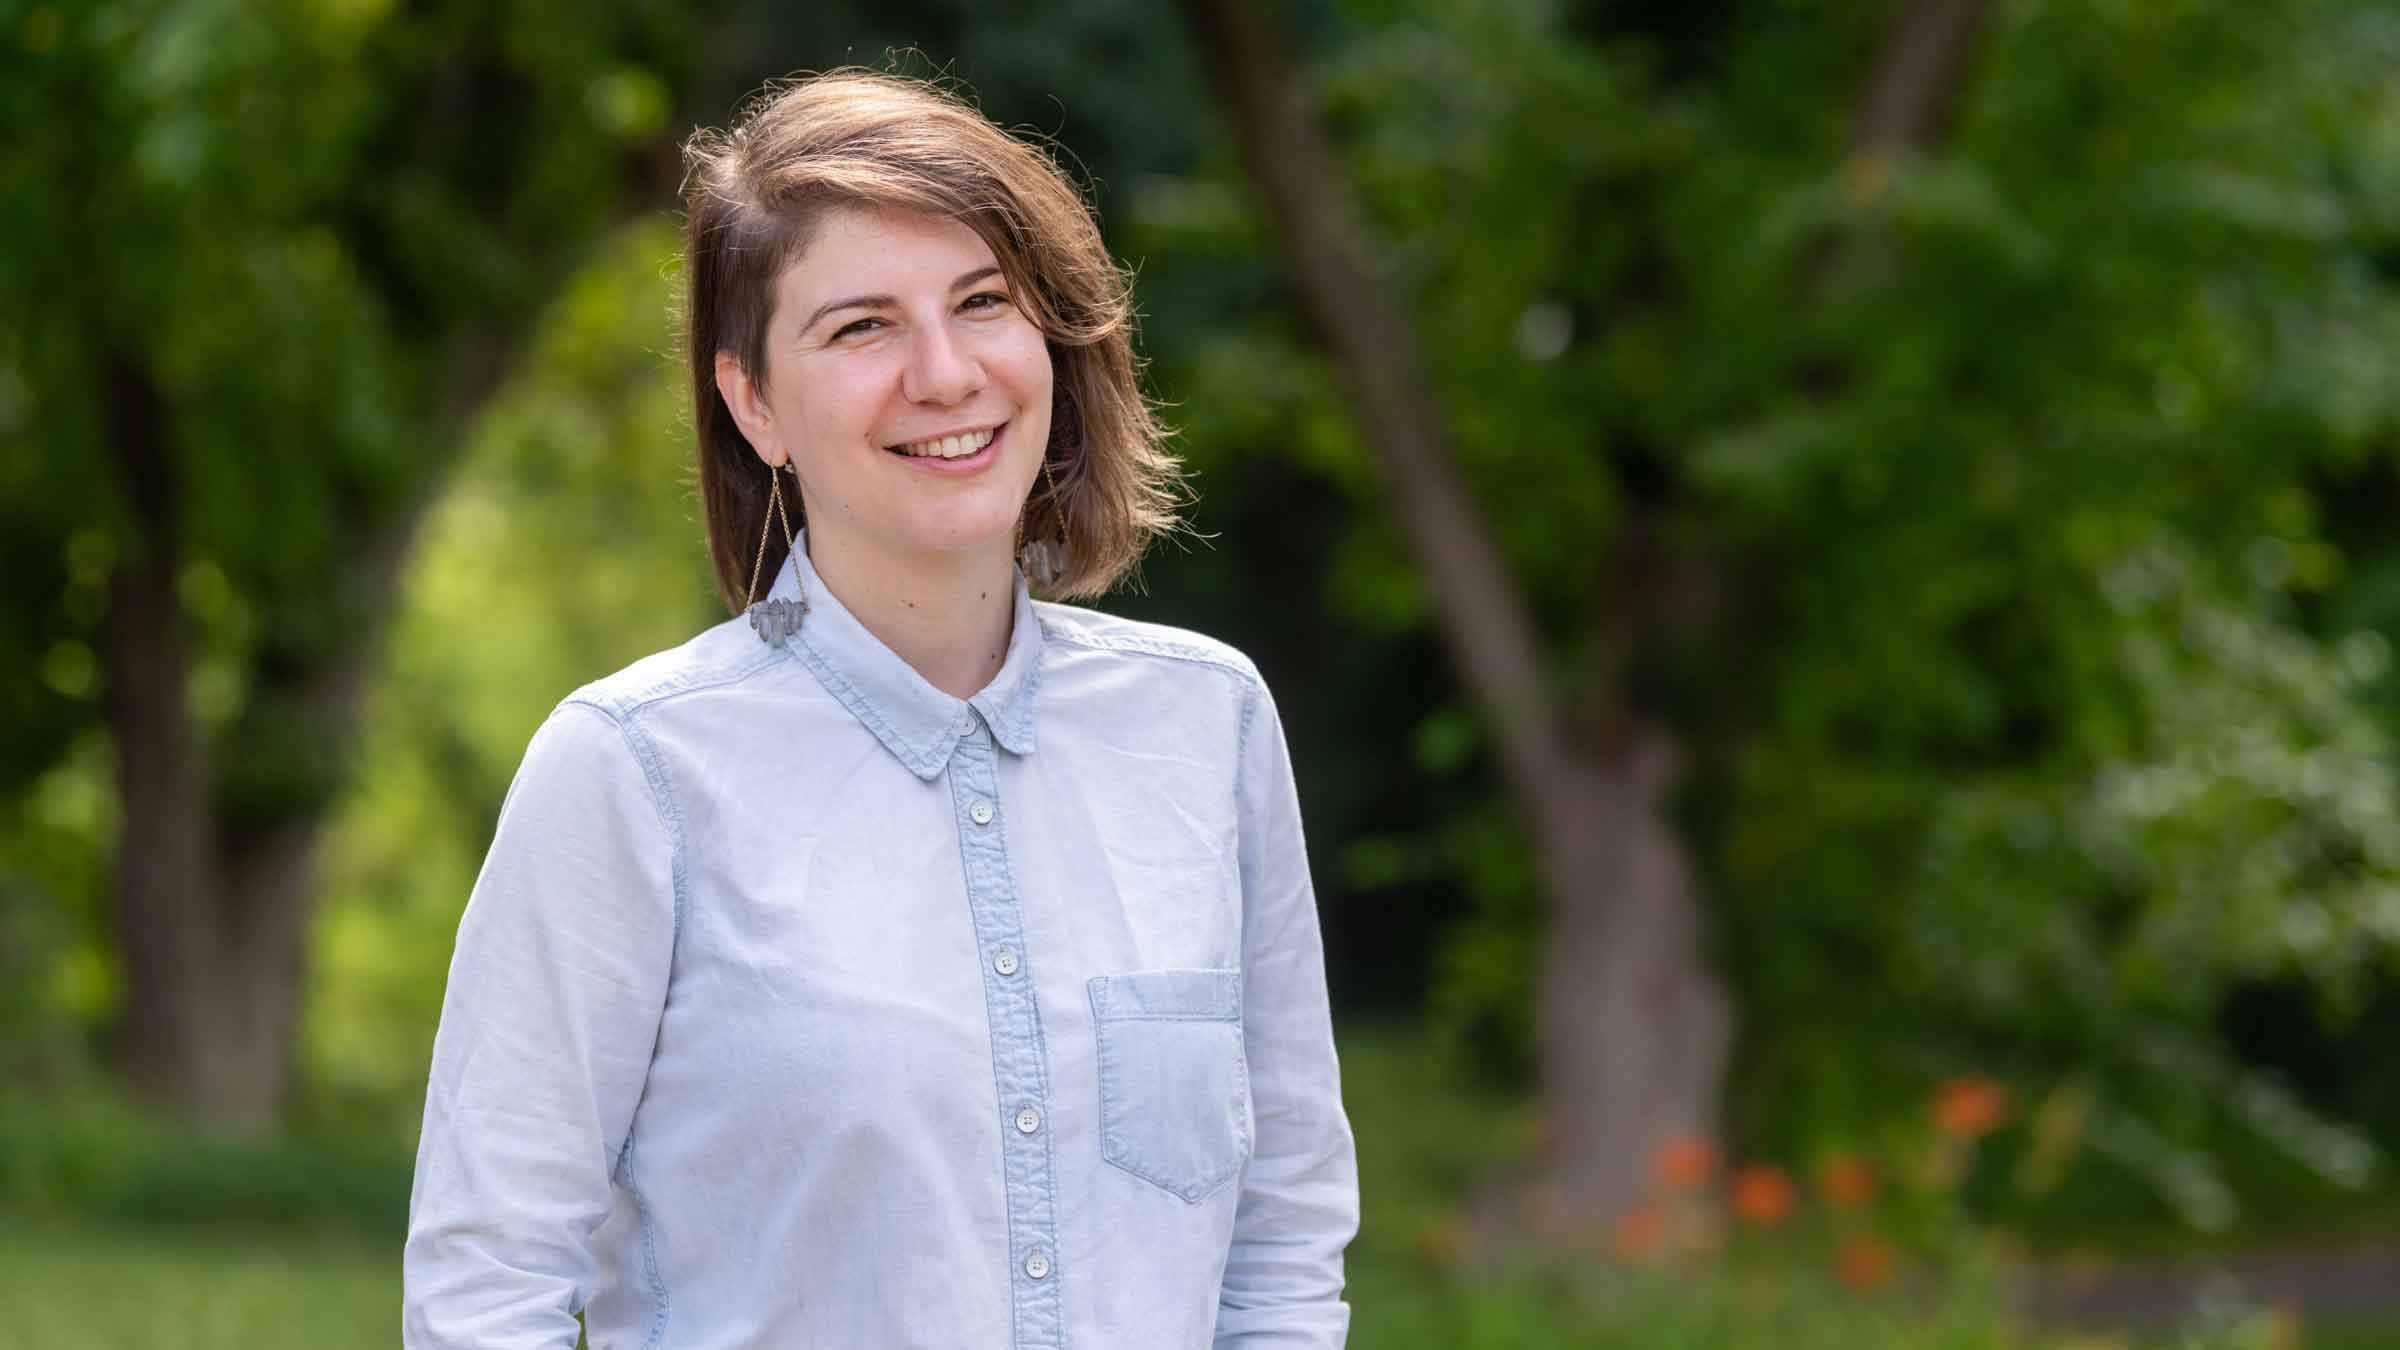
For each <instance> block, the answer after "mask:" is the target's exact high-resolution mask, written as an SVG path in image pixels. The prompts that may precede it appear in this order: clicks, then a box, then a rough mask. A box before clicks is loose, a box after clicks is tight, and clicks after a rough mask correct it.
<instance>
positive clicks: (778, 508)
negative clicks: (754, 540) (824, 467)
mask: <svg viewBox="0 0 2400 1350" xmlns="http://www.w3.org/2000/svg"><path fill="white" fill-rule="evenodd" d="M775 521H782V522H783V546H784V550H785V553H786V555H787V556H788V555H789V554H791V553H794V552H797V551H798V549H799V545H798V544H796V543H794V542H793V541H792V518H791V517H790V516H788V515H785V514H784V510H783V475H782V474H781V473H779V472H778V471H777V470H776V468H775V466H774V465H772V464H770V465H768V466H767V509H766V510H765V511H764V512H762V513H761V514H760V515H759V518H758V556H757V557H756V558H754V559H752V560H751V563H750V590H749V592H748V594H747V595H745V596H744V597H743V598H744V600H745V601H746V602H747V603H745V604H744V605H743V607H742V612H743V613H745V614H747V615H749V616H750V630H751V631H752V632H754V633H756V634H758V640H759V641H761V642H764V643H766V644H767V645H768V646H770V647H780V646H782V645H784V641H785V639H787V638H789V637H791V635H792V634H794V633H797V632H799V631H800V621H801V619H803V618H805V617H807V615H808V597H807V596H806V595H802V596H801V597H800V598H799V599H797V600H760V599H759V598H758V578H759V573H760V570H761V569H762V568H763V567H764V566H765V565H766V561H767V537H768V536H767V527H768V526H769V525H770V524H772V523H773V522H775ZM796 565H797V564H795V566H796Z"/></svg>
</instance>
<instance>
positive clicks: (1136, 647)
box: [1041, 619, 1262, 685]
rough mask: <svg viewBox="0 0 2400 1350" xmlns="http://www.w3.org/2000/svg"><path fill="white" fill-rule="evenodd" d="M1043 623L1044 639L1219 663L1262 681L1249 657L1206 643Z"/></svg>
mask: <svg viewBox="0 0 2400 1350" xmlns="http://www.w3.org/2000/svg"><path fill="white" fill-rule="evenodd" d="M1041 624H1042V638H1043V640H1044V641H1050V642H1058V643H1062V644H1064V645H1066V646H1070V647H1082V648H1085V649H1087V650H1090V651H1107V652H1137V653H1140V654H1142V655H1144V656H1157V657H1163V658H1165V659H1167V660H1170V661H1188V662H1191V663H1192V664H1194V665H1201V666H1215V667H1216V668H1217V669H1219V670H1226V671H1231V672H1232V673H1234V674H1235V675H1238V676H1240V677H1241V679H1242V681H1243V683H1245V684H1251V685H1256V684H1260V683H1262V681H1261V680H1260V678H1259V675H1258V671H1257V670H1256V669H1255V668H1254V667H1253V666H1252V664H1251V663H1250V661H1249V660H1248V658H1246V657H1244V658H1238V659H1236V658H1230V657H1227V656H1224V655H1222V654H1220V653H1217V652H1213V651H1210V650H1208V649H1207V648H1205V647H1198V646H1194V645H1192V644H1190V643H1184V642H1169V641H1166V640H1164V639H1161V638H1151V637H1143V636H1142V635H1140V634H1138V633H1114V634H1110V635H1108V636H1106V637H1102V636H1099V635H1097V634H1093V633H1083V632H1070V631H1068V630H1067V629H1065V628H1062V627H1059V626H1056V625H1054V624H1052V623H1051V622H1050V621H1049V620H1048V619H1043V620H1042V621H1041Z"/></svg>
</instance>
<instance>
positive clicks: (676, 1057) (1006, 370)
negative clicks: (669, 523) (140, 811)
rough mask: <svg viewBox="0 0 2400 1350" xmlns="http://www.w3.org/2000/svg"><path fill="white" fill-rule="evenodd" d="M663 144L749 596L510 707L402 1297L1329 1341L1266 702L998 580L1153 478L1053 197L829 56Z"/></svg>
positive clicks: (533, 1312) (1323, 1090)
mask: <svg viewBox="0 0 2400 1350" xmlns="http://www.w3.org/2000/svg"><path fill="white" fill-rule="evenodd" d="M687 157H688V160H689V168H690V177H689V180H688V184H687V194H688V207H689V223H688V231H687V236H686V256H685V264H686V272H685V275H686V277H687V278H688V281H689V285H690V294H689V301H688V306H687V313H686V315H685V320H686V324H687V333H686V336H687V338H688V348H689V350H688V357H689V360H690V362H691V368H692V392H693V398H694V410H693V411H694V419H693V420H694V424H695V427H696V430H697V433H698V441H699V446H698V453H699V479H700V487H701V499H702V504H703V507H704V509H705V512H706V525H707V533H708V537H709V543H710V549H711V553H712V555H713V557H714V560H715V564H716V570H717V576H718V580H719V582H720V584H721V586H722V588H723V589H724V590H725V592H726V596H727V600H728V605H729V607H730V608H733V609H735V610H736V611H746V616H745V617H737V618H735V619H732V620H729V621H727V622H725V623H723V624H719V625H717V626H716V627H714V628H711V629H709V630H708V631H706V632H704V633H702V634H700V635H699V636H698V637H696V638H694V639H693V640H691V641H690V642H688V643H686V644H684V645H683V646H681V647H678V648H676V649H674V650H672V651H669V652H664V653H661V654H659V655H656V656H652V657H649V658H647V659H645V660H642V661H639V662H636V663H635V664H634V665H632V666H630V667H628V668H627V669H625V670H623V671H620V672H618V673H617V674H615V675H612V676H610V677H608V678H606V679H603V680H600V681H598V682H597V683H594V684H591V685H588V686H586V687H585V688H583V689H581V690H579V691H577V692H576V693H575V694H573V695H572V696H570V697H569V698H567V699H566V700H565V702H563V703H562V704H560V705H559V707H558V708H557V709H556V710H555V711H554V712H553V713H552V714H551V716H550V718H549V719H548V720H547V721H546V722H545V723H544V724H543V725H542V727H541V728H540V730H539V731H537V732H536V733H535V735H534V737H533V740H532V743H531V745H530V746H529V747H528V748H527V750H526V754H525V761H524V764H523V765H522V767H521V768H520V769H519V771H518V774H517V779H516V782H515V784H514V785H513V786H512V787H511V789H510V792H509V797H508V801H507V803H506V805H505V806H504V807H503V808H502V811H501V816H500V823H499V828H498V832H497V834H496V836H495V837H494V839H493V841H492V847H491V854H490V856H489V858H488V859H487V860H486V862H485V864H484V869H483V873H482V875H481V877H480V878H479V880H478V881H477V883H476V886H475V891H474V894H473V896H472V897H471V899H470V901H469V903H468V906H467V911H466V915H465V918H464V919H463V920H462V922H461V923H460V925H459V932H458V948H457V953H456V956H455V958H454V959H453V962H452V966H451V971H450V983H449V988H448V993H447V995H446V998H445V1001H444V1004H443V1009H442V1023H441V1030H440V1033H439V1035H438V1036H437V1038H436V1041H435V1045H434V1060H433V1072H432V1078H431V1083H430V1085H429V1088H428V1091H427V1096H426V1103H425V1128H424V1134H423V1137H422V1142H421V1144H420V1146H419V1151H418V1157H417V1173H416V1187H415V1192H414V1195H413V1197H412V1201H411V1205H410V1216H409V1235H408V1244H407V1251H406V1261H405V1265H406V1294H405V1306H404V1318H403V1320H404V1324H405V1332H406V1340H407V1343H408V1344H409V1345H410V1346H412V1347H424V1348H425V1350H431V1348H432V1347H468V1346H473V1347H476V1348H477V1350H499V1348H500V1347H516V1346H527V1347H531V1346H542V1347H569V1346H572V1345H573V1344H574V1342H575V1337H576V1315H577V1314H578V1313H581V1314H583V1316H584V1318H585V1319H586V1323H587V1325H588V1329H589V1333H590V1340H591V1344H592V1345H594V1346H595V1347H634V1346H649V1347H658V1346H693V1347H711V1348H712V1350H714V1348H719V1347H736V1346H820V1347H842V1348H843V1350H893V1348H894V1347H904V1346H924V1347H940V1348H941V1350H960V1347H974V1348H976V1350H981V1348H982V1347H1003V1346H1005V1347H1015V1348H1016V1350H1031V1348H1032V1347H1037V1346H1039V1347H1065V1346H1073V1347H1077V1348H1078V1350H1116V1348H1117V1347H1126V1346H1137V1345H1138V1346H1141V1347H1143V1348H1144V1350H1164V1348H1165V1347H1187V1348H1191V1350H1197V1347H1203V1346H1208V1345H1211V1344H1214V1345H1218V1346H1266V1345H1274V1346H1278V1347H1301V1346H1308V1347H1324V1346H1338V1345H1341V1344H1342V1343H1343V1342H1344V1340H1345V1338H1346V1335H1347V1331H1348V1323H1349V1308H1348V1306H1347V1305H1346V1304H1345V1303H1343V1302H1342V1301H1341V1298H1340V1294H1341V1289H1342V1252H1343V1248H1344V1247H1345V1246H1346V1245H1347V1243H1348V1241H1349V1239H1350V1237H1351V1236H1352V1234H1353V1233H1354V1232H1355V1230H1356V1226H1357V1218H1358V1195H1357V1169H1356V1159H1355V1155H1354V1153H1353V1149H1352V1141H1351V1134H1350V1128H1349V1124H1348V1122H1347V1120H1346V1118H1345V1117H1344V1114H1343V1111H1342V1105H1341V1092H1340V1081H1339V1071H1338V1066H1337V1064H1336V1060H1335V1055H1334V1046H1333V1039H1332V1032H1331V1025H1330V1022H1329V1018H1328V1014H1327V1007H1326V995H1325V976H1324V956H1323V949H1322V946H1321V943H1320V938H1319V932H1318V925H1317V915H1316V909H1315V900H1314V897H1313V894H1312V892H1311V889H1310V885H1309V878H1308V870H1307V860H1306V855H1305V853H1304V851H1303V848H1302V845H1301V830H1300V821H1299V815H1298V803H1297V800H1296V798H1295V796H1294V792H1293V787H1292V778H1291V769H1290V764H1289V762H1288V760H1287V758H1286V754H1285V746H1284V736H1283V731H1282V727H1281V725H1280V723H1279V722H1278V720H1277V718H1276V713H1275V705H1274V703H1273V701H1272V699H1271V698H1270V697H1269V696H1268V693H1267V690H1266V688H1265V686H1264V685H1262V684H1261V683H1260V681H1259V677H1258V673H1257V671H1256V669H1255V668H1253V666H1252V665H1251V664H1250V662H1249V661H1247V660H1246V659H1244V658H1243V657H1242V655H1241V654H1240V653H1238V652H1236V651H1234V650H1232V649H1231V648H1229V647H1227V646H1225V645H1224V644H1222V643H1218V642H1214V641H1211V640H1209V639H1207V638H1204V637H1200V636H1197V635H1195V634H1191V633H1187V632H1183V631H1179V630H1176V629H1172V628H1163V627H1159V626H1156V625H1151V624H1141V623H1133V622H1128V621H1125V620H1120V619H1114V618H1110V617H1108V616H1106V615H1103V614H1099V613H1096V612H1093V611H1091V610H1087V609H1080V608H1074V607H1070V606H1068V605H1064V604H1059V603H1053V602H1050V601H1043V602H1038V603H1037V602H1035V601H1034V600H1033V599H1032V598H1031V595H1030V594H1029V592H1028V589H1027V582H1026V576H1027V575H1028V574H1030V575H1031V576H1032V578H1033V584H1034V585H1036V586H1038V587H1040V588H1041V589H1042V591H1043V592H1044V593H1045V594H1046V595H1049V596H1054V597H1088V596H1093V595H1098V594H1100V593H1102V592H1104V591H1105V590H1107V589H1108V587H1109V586H1110V585H1111V584H1112V583H1114V582H1115V581H1116V580H1118V579H1119V578H1120V577H1121V576H1122V575H1123V574H1124V573H1125V572H1126V571H1127V569H1128V568H1130V567H1131V566H1132V564H1133V563H1134V561H1135V559H1136V557H1137V556H1138V554H1139V553H1140V552H1141V550H1142V548H1143V546H1144V544H1145V543H1146V542H1147V541H1148V540H1149V539H1150V538H1151V537H1152V536H1153V535H1155V534H1156V533H1158V532H1159V531H1160V530H1162V529H1164V528H1166V527H1168V526H1169V525H1170V524H1171V523H1172V514H1173V513H1172V507H1173V503H1174V486H1175V485H1174V478H1175V465H1174V461H1173V459H1172V458H1171V457H1170V456H1169V455H1168V454H1167V453H1166V452H1165V450H1164V449H1163V447H1162V439H1163V437H1162V432H1161V430H1160V428H1159V427H1158V425H1157V424H1156V423H1155V422H1154V421H1153V419H1152V417H1151V415H1150V411H1149V408H1148V406H1147V405H1146V404H1145V403H1144V401H1143V398H1142V396H1141V394H1140V392H1139V390H1138V388H1137V386H1136V383H1135V377H1134V361H1133V354H1132V311H1131V305H1130V300H1129V297H1128V295H1127V293H1126V284H1125V281H1124V276H1123V274H1122V273H1121V272H1120V271H1119V270H1118V269H1117V268H1116V266H1115V265H1114V263H1113V262H1112V261H1111V259H1110V257H1109V255H1108V253H1107V252H1106V250H1105V248H1104V247H1103V245H1102V243H1101V240H1100V236H1099V232H1098V229H1097V227H1096V226H1095V224H1094V222H1093V220H1092V218H1091V215H1090V213H1089V211H1088V209H1087V208H1086V206H1085V205H1084V202H1083V199H1082V198H1081V196H1080V195H1079V194H1078V193H1077V192H1076V190H1075V189H1074V187H1073V186H1072V184H1070V183H1069V182H1068V181H1067V180H1066V179H1065V178H1064V177H1063V176H1062V175H1061V174H1060V173H1059V171H1058V170H1057V169H1056V168H1055V166H1054V165H1053V164H1052V163H1051V162H1050V160H1049V159H1048V158H1046V157H1045V156H1044V155H1043V154H1041V153H1039V152H1038V151H1036V150H1034V149H1032V148H1030V147H1028V146H1026V145H1024V144H1021V143H1019V142H1018V141H1016V140H1014V139H1012V138H1011V137H1009V136H1007V135H1006V134H1004V133H1002V132H1001V131H999V130H998V129H997V128H995V127H994V126H992V124H991V123H989V122H987V121H985V120H984V119H983V118H982V117H981V116H980V115H979V114H977V113H976V112H975V111H974V110H972V109H971V108H969V107H967V106H966V105H965V104H964V103H962V102H960V101H959V100H957V99H956V98H954V97H952V96H950V95H949V94H947V93H945V92H943V91H941V90H939V89H936V88H933V87H931V86H928V85H925V84H921V83H917V82H914V81H908V80H903V79H897V78H893V77H889V76H883V75H875V74H868V73H862V72H856V71H842V72H835V73H833V74H830V75H825V76H819V77H816V78H813V79H809V80H807V81H804V82H801V83H798V84H794V85H791V86H789V87H786V88H783V89H781V90H780V91H779V92H776V93H775V94H774V95H773V97H771V98H768V99H766V100H764V101H763V102H760V103H758V104H756V105H754V106H753V107H752V108H751V109H750V110H749V111H748V112H747V114H746V115H745V116H744V117H743V118H742V119H741V120H740V122H739V123H738V124H737V125H736V126H735V127H734V129H733V130H732V131H731V132H729V133H726V134H723V135H714V134H707V133H703V134H701V135H699V136H696V137H695V138H694V139H693V141H692V142H691V144H690V145H689V147H688V148H687ZM1020 563H1021V564H1022V566H1023V570H1022V571H1020ZM762 582H769V583H771V584H769V585H768V586H767V587H766V589H765V591H764V593H763V594H762V593H761V589H760V587H761V584H762Z"/></svg>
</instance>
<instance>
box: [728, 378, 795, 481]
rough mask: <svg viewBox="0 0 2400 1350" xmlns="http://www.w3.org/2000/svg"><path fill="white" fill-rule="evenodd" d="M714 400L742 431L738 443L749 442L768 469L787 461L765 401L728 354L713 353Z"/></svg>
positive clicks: (785, 451) (780, 439)
mask: <svg viewBox="0 0 2400 1350" xmlns="http://www.w3.org/2000/svg"><path fill="white" fill-rule="evenodd" d="M717 397H719V398H721V399H724V400H725V408H726V410H727V411H728V412H731V413H732V414H733V424H734V425H735V426H737V427H740V428H741V429H742V439H744V440H746V441H748V442H750V448H751V449H752V450H753V451H755V452H757V454H758V457H759V459H760V460H762V461H764V462H765V464H766V466H767V467H768V468H770V469H773V468H779V467H781V466H782V464H783V463H784V461H785V460H786V459H788V458H790V452H789V451H787V450H786V449H785V448H784V444H783V438H782V437H781V436H778V435H777V434H776V433H775V414H774V413H772V412H769V411H768V410H767V401H766V399H765V398H764V397H762V396H761V394H760V391H759V388H758V386H757V385H755V384H753V383H752V382H751V380H750V372H748V371H746V370H743V369H742V363H741V362H740V361H738V360H736V359H735V358H734V355H733V353H732V352H718V353H717Z"/></svg>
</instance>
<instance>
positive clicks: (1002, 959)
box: [992, 947, 1017, 975]
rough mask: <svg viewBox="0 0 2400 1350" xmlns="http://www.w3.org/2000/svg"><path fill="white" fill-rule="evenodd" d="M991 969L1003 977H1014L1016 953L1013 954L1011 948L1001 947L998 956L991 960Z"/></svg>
mask: <svg viewBox="0 0 2400 1350" xmlns="http://www.w3.org/2000/svg"><path fill="white" fill-rule="evenodd" d="M992 969H994V970H996V971H999V972H1000V973H1001V974H1003V975H1014V974H1016V973H1017V954H1016V952H1015V951H1014V950H1013V949H1011V948H1008V947H1002V948H1001V949H1000V954H999V955H998V956H995V957H993V958H992Z"/></svg>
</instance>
